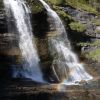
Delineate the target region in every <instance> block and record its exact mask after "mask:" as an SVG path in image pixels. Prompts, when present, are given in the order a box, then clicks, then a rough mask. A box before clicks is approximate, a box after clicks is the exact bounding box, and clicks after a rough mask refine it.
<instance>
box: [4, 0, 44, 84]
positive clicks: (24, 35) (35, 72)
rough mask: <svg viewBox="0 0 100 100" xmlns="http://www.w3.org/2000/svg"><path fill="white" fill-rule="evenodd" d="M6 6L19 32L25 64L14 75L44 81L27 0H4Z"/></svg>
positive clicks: (8, 14)
mask: <svg viewBox="0 0 100 100" xmlns="http://www.w3.org/2000/svg"><path fill="white" fill-rule="evenodd" d="M4 6H5V9H6V13H7V17H8V18H10V17H11V16H10V15H11V14H12V16H13V19H14V21H15V26H16V30H17V32H18V33H19V38H20V39H19V47H20V50H21V54H22V58H23V66H22V67H20V68H16V69H15V71H14V75H13V77H20V76H22V77H25V78H31V79H33V80H34V81H38V82H43V79H42V73H41V70H40V68H39V61H40V60H39V57H38V54H37V51H36V46H35V43H34V38H33V35H32V27H31V22H30V16H29V13H30V10H29V8H28V6H27V5H26V2H25V1H24V0H4ZM9 23H10V22H9ZM8 26H9V25H8ZM8 28H9V27H8ZM12 28H13V27H12ZM8 30H10V29H8ZM15 33H16V32H15Z"/></svg>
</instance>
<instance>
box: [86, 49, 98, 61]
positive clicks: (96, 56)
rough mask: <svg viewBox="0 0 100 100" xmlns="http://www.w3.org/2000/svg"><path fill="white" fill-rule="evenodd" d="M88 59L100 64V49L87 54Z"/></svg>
mask: <svg viewBox="0 0 100 100" xmlns="http://www.w3.org/2000/svg"><path fill="white" fill-rule="evenodd" d="M85 55H86V58H90V59H93V60H94V61H98V62H100V48H98V49H95V50H93V51H90V52H88V53H86V54H85Z"/></svg>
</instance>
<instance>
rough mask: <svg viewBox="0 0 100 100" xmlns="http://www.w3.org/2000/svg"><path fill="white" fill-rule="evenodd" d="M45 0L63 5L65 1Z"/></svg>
mask: <svg viewBox="0 0 100 100" xmlns="http://www.w3.org/2000/svg"><path fill="white" fill-rule="evenodd" d="M45 1H48V2H50V3H51V4H54V5H62V4H64V3H65V0H45Z"/></svg>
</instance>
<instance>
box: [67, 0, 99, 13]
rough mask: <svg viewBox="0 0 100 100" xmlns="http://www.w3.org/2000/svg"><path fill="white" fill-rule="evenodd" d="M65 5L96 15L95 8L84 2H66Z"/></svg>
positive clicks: (81, 0) (69, 0)
mask: <svg viewBox="0 0 100 100" xmlns="http://www.w3.org/2000/svg"><path fill="white" fill-rule="evenodd" d="M66 4H67V5H70V6H72V7H74V8H76V9H82V10H85V11H87V12H89V13H93V14H98V12H97V11H96V9H95V8H93V7H92V6H91V5H90V4H88V2H87V1H86V0H66Z"/></svg>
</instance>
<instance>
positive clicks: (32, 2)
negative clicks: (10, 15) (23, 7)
mask: <svg viewBox="0 0 100 100" xmlns="http://www.w3.org/2000/svg"><path fill="white" fill-rule="evenodd" d="M27 2H28V4H29V6H30V8H31V11H32V13H33V14H36V13H39V12H42V11H43V10H44V7H43V5H42V4H41V2H39V1H38V0H27Z"/></svg>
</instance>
